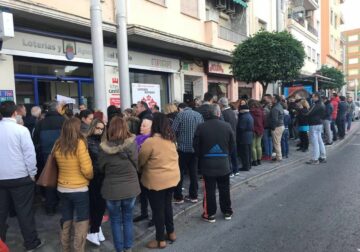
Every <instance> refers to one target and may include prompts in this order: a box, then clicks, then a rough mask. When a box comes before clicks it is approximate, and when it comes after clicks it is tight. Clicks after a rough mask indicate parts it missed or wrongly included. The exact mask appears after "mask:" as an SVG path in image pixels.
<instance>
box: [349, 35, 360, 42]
mask: <svg viewBox="0 0 360 252" xmlns="http://www.w3.org/2000/svg"><path fill="white" fill-rule="evenodd" d="M348 40H349V42H353V41H357V40H359V36H358V35H351V36H349V38H348Z"/></svg>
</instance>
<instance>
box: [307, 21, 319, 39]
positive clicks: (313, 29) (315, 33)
mask: <svg viewBox="0 0 360 252" xmlns="http://www.w3.org/2000/svg"><path fill="white" fill-rule="evenodd" d="M307 29H308V31H309V32H311V33H312V34H313V35H315V36H316V37H318V36H319V32H318V30H316V29H315V28H314V27H313V26H311V25H309V24H308V26H307Z"/></svg>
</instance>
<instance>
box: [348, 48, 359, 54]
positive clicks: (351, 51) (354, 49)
mask: <svg viewBox="0 0 360 252" xmlns="http://www.w3.org/2000/svg"><path fill="white" fill-rule="evenodd" d="M348 51H349V53H356V52H358V51H359V47H358V46H350V47H349V49H348Z"/></svg>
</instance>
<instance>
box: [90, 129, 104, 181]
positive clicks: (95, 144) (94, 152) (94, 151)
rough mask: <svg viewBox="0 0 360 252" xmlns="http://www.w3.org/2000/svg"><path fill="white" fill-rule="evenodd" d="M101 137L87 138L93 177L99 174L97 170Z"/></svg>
mask: <svg viewBox="0 0 360 252" xmlns="http://www.w3.org/2000/svg"><path fill="white" fill-rule="evenodd" d="M100 143H101V135H92V136H88V137H87V144H88V150H89V154H90V158H91V161H92V164H93V168H94V175H95V174H96V175H98V174H99V173H100V169H99V162H98V157H99V152H100Z"/></svg>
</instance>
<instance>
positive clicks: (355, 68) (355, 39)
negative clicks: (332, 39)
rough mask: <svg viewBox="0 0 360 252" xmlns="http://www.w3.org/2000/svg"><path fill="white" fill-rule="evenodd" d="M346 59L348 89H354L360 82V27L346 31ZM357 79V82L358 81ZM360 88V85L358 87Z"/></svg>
mask: <svg viewBox="0 0 360 252" xmlns="http://www.w3.org/2000/svg"><path fill="white" fill-rule="evenodd" d="M342 34H343V36H344V39H345V45H346V46H345V52H346V61H345V63H344V65H345V75H346V78H347V83H348V87H347V89H348V90H354V89H355V86H354V85H356V83H360V28H359V29H354V30H349V31H344V32H343V33H342ZM356 80H357V82H356ZM357 90H359V87H358V88H357Z"/></svg>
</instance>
